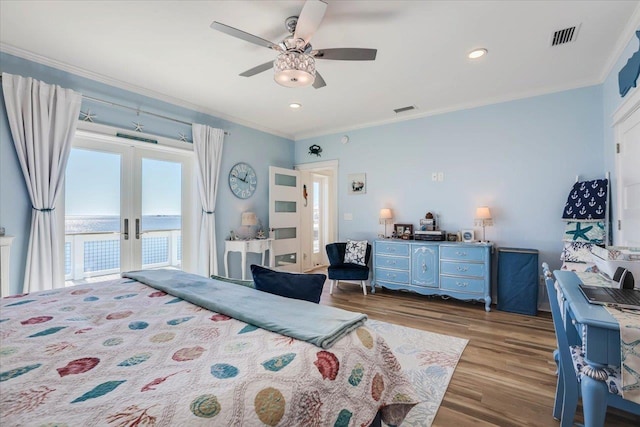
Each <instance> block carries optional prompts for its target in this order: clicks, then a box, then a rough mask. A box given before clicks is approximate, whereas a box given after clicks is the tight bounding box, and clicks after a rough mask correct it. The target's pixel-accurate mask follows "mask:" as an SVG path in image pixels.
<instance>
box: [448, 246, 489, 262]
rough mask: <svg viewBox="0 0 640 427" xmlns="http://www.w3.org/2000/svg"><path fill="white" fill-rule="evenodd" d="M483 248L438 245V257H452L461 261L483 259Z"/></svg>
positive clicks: (484, 251)
mask: <svg viewBox="0 0 640 427" xmlns="http://www.w3.org/2000/svg"><path fill="white" fill-rule="evenodd" d="M485 253H486V249H485V248H473V247H470V246H444V245H442V246H440V259H453V260H461V261H480V262H482V261H484V254H485Z"/></svg>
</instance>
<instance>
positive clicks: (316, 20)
mask: <svg viewBox="0 0 640 427" xmlns="http://www.w3.org/2000/svg"><path fill="white" fill-rule="evenodd" d="M326 10H327V3H325V2H324V1H322V0H307V2H306V3H305V4H304V6H303V7H302V11H301V12H300V16H299V17H298V23H297V24H296V31H295V33H294V34H293V38H295V39H302V40H304V41H305V44H307V43H309V40H311V37H313V35H314V34H315V32H316V30H317V29H318V27H319V26H320V23H321V22H322V18H324V13H325V11H326Z"/></svg>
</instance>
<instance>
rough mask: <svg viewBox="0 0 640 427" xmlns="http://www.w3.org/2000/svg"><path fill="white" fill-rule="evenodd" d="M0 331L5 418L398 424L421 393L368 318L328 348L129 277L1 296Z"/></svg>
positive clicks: (71, 422) (27, 421)
mask: <svg viewBox="0 0 640 427" xmlns="http://www.w3.org/2000/svg"><path fill="white" fill-rule="evenodd" d="M230 286H233V285H230ZM0 334H1V335H0V336H1V338H2V340H1V342H0V414H1V415H0V418H1V420H2V424H3V425H6V426H14V425H25V426H30V425H38V426H39V425H45V424H46V425H67V426H80V425H82V426H92V425H102V426H136V425H137V426H153V425H166V426H168V425H173V426H177V425H189V426H192V425H221V426H223V425H226V426H232V425H233V426H240V425H242V426H259V425H269V426H275V425H280V426H295V425H299V426H325V425H335V426H347V425H349V426H362V425H365V426H366V425H369V424H370V423H371V422H372V421H373V420H374V417H375V416H376V414H377V413H378V411H380V414H381V416H382V419H383V421H385V422H386V423H387V424H391V425H397V424H399V423H400V422H401V421H402V419H404V417H405V415H406V414H407V412H408V411H409V410H410V409H411V408H412V407H413V405H414V404H415V403H417V402H418V400H417V397H416V394H415V391H414V390H413V387H412V386H411V384H410V383H409V381H408V379H407V377H406V376H405V375H404V374H403V373H402V371H401V369H400V365H399V363H398V361H397V360H396V358H395V356H394V355H393V354H392V352H391V350H390V349H389V347H388V346H387V344H386V343H385V341H384V339H383V338H382V337H381V336H379V335H376V333H375V332H374V331H373V330H371V329H368V328H367V327H366V324H365V326H363V327H360V328H358V329H357V330H355V331H353V332H351V333H349V334H348V335H346V336H345V337H344V338H342V339H341V340H340V341H338V342H337V343H335V344H334V345H333V346H332V347H331V348H330V349H326V350H325V349H322V348H319V347H316V346H314V345H313V344H309V343H306V342H303V341H299V340H296V339H293V338H289V337H286V336H282V335H279V334H276V333H273V332H269V331H266V330H263V329H259V328H257V327H255V326H252V325H249V324H246V323H243V322H240V321H238V320H235V319H232V318H230V317H228V316H225V315H222V314H218V313H214V312H211V311H209V310H206V309H204V308H201V307H198V306H196V305H193V304H191V303H189V302H187V301H184V300H182V299H180V298H175V297H173V296H171V295H168V294H166V293H164V292H162V291H157V290H155V289H153V288H151V287H148V286H147V285H144V284H142V283H140V282H136V281H133V280H131V279H118V280H114V281H109V282H102V283H94V284H87V285H79V286H75V287H70V288H64V289H56V290H52V291H43V292H35V293H32V294H27V295H22V296H15V297H9V298H3V299H1V300H0Z"/></svg>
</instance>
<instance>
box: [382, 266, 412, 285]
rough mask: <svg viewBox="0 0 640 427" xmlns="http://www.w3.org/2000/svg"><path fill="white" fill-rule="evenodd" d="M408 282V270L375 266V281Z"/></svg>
mask: <svg viewBox="0 0 640 427" xmlns="http://www.w3.org/2000/svg"><path fill="white" fill-rule="evenodd" d="M378 280H383V281H386V282H396V283H409V272H408V271H401V270H387V269H386V268H376V281H378Z"/></svg>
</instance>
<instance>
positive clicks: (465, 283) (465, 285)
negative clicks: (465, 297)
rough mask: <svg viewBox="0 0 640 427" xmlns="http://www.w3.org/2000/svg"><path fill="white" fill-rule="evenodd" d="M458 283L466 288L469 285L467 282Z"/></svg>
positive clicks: (457, 283)
mask: <svg viewBox="0 0 640 427" xmlns="http://www.w3.org/2000/svg"><path fill="white" fill-rule="evenodd" d="M456 285H458V286H460V287H461V288H466V287H467V286H469V284H468V283H467V282H456Z"/></svg>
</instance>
